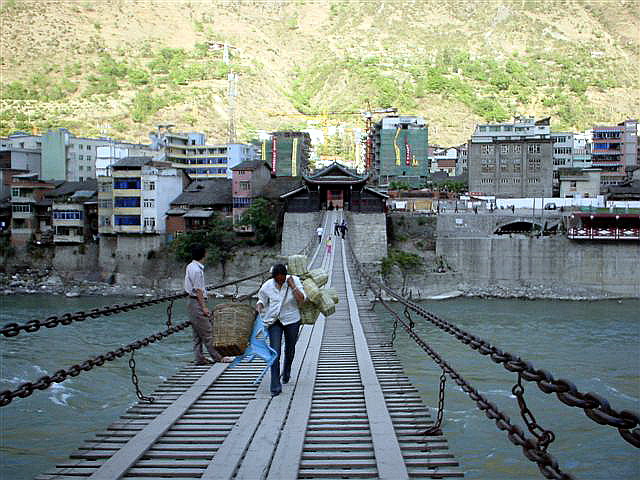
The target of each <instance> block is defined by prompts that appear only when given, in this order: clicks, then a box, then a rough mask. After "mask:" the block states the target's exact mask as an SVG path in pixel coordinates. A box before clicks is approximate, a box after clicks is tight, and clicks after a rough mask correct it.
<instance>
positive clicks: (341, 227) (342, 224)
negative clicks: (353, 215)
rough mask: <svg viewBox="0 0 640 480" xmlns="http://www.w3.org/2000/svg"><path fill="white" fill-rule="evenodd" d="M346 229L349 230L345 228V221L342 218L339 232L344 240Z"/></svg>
mask: <svg viewBox="0 0 640 480" xmlns="http://www.w3.org/2000/svg"><path fill="white" fill-rule="evenodd" d="M347 230H349V229H348V228H347V222H346V221H344V220H342V223H341V224H340V234H341V235H342V239H343V240H344V236H345V235H346V234H347Z"/></svg>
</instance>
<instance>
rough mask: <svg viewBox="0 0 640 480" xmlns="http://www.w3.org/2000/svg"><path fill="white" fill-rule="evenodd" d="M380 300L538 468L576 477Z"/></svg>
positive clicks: (559, 478) (548, 474)
mask: <svg viewBox="0 0 640 480" xmlns="http://www.w3.org/2000/svg"><path fill="white" fill-rule="evenodd" d="M380 304H381V305H382V306H383V307H385V309H387V310H388V311H389V313H390V314H391V315H393V316H394V317H395V318H397V319H398V321H399V322H400V324H401V325H402V328H403V329H404V330H405V331H406V332H407V334H408V335H409V336H410V337H411V338H412V339H413V340H414V341H415V342H416V343H417V344H418V345H419V346H420V348H422V349H423V350H424V351H425V352H426V353H427V355H429V356H430V357H431V358H432V359H433V361H434V362H435V363H436V364H437V365H438V366H439V367H440V368H441V369H442V371H443V372H446V373H447V375H449V377H451V379H452V380H453V381H454V382H456V383H457V384H458V386H460V388H462V390H463V391H464V392H465V393H466V394H467V395H468V396H469V397H470V398H471V399H472V400H473V401H474V402H475V403H476V405H477V407H478V408H479V409H480V410H481V411H482V412H484V414H485V415H486V416H487V418H489V419H490V420H494V421H495V423H496V425H497V427H498V428H499V429H500V430H502V431H505V430H506V431H507V437H508V438H509V440H510V441H511V443H513V444H514V445H517V446H519V447H520V448H522V452H523V454H524V456H525V457H527V458H528V459H529V460H531V461H532V462H535V463H536V464H537V465H538V469H539V470H540V472H541V473H542V475H544V477H545V478H549V479H555V480H574V477H573V476H572V475H570V474H568V473H564V472H563V471H562V470H560V467H559V466H558V462H557V460H556V459H555V458H554V457H553V456H552V455H551V454H550V453H549V452H547V451H546V450H541V449H540V448H539V447H538V443H537V442H534V441H533V440H532V439H531V438H528V437H527V436H526V435H525V434H524V432H523V431H522V429H521V428H520V427H518V426H517V425H514V424H512V423H511V420H510V419H509V417H508V416H507V415H505V414H504V413H503V412H502V411H500V410H499V409H498V407H497V406H496V405H495V404H493V403H492V402H490V401H489V400H488V399H487V398H486V397H485V396H484V395H482V394H481V393H479V392H478V390H476V389H475V388H473V387H472V386H471V385H470V384H469V383H467V382H466V381H465V380H464V378H462V376H461V375H460V374H459V373H458V372H457V371H456V370H454V369H453V368H452V367H451V366H450V365H449V364H448V363H447V362H446V361H445V360H444V359H442V357H440V355H439V354H438V353H437V352H436V351H435V350H433V348H431V346H430V345H429V344H428V343H427V342H425V341H424V340H423V339H422V338H421V337H420V336H419V335H418V334H417V333H416V332H415V330H413V329H411V328H409V325H408V324H406V323H405V322H404V321H403V320H402V318H401V317H400V315H398V314H397V313H396V312H395V311H394V310H393V309H392V308H391V307H390V306H389V305H387V303H386V302H385V301H384V300H382V299H381V300H380Z"/></svg>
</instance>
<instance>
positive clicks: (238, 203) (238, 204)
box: [233, 197, 251, 208]
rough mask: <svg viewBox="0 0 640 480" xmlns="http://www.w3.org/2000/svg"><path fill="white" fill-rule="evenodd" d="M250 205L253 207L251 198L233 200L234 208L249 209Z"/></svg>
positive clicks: (235, 198)
mask: <svg viewBox="0 0 640 480" xmlns="http://www.w3.org/2000/svg"><path fill="white" fill-rule="evenodd" d="M250 205H251V199H250V198H244V197H234V198H233V208H247V207H249V206H250Z"/></svg>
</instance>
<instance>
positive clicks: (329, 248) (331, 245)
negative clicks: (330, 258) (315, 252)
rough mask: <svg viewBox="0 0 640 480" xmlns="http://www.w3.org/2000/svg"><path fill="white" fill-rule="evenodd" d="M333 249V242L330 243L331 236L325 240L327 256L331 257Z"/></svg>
mask: <svg viewBox="0 0 640 480" xmlns="http://www.w3.org/2000/svg"><path fill="white" fill-rule="evenodd" d="M332 248H333V242H332V241H331V236H329V238H328V239H327V255H331V249H332Z"/></svg>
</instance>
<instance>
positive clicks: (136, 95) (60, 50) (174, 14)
mask: <svg viewBox="0 0 640 480" xmlns="http://www.w3.org/2000/svg"><path fill="white" fill-rule="evenodd" d="M1 5H2V6H1V8H2V10H1V13H0V15H1V17H0V18H1V21H2V28H1V32H0V35H1V40H2V49H1V59H0V61H1V66H0V67H1V70H0V73H1V85H2V92H1V113H0V134H1V135H6V134H8V133H10V132H12V131H14V130H24V131H43V130H45V129H46V128H48V127H57V126H65V127H68V128H70V129H71V130H72V131H73V132H74V133H75V134H77V135H84V136H94V135H99V134H100V132H101V131H106V132H107V133H108V134H109V135H110V136H113V137H115V138H118V139H122V140H131V141H141V140H142V141H146V139H147V133H148V132H149V131H150V130H153V129H154V126H155V125H156V124H158V123H174V124H176V126H177V128H178V129H179V130H197V131H204V132H206V133H207V134H208V135H209V139H210V141H214V142H215V141H225V140H226V127H227V123H228V109H227V89H228V85H227V83H228V82H227V73H228V72H229V71H230V70H233V71H234V72H236V73H238V75H239V77H238V78H239V80H238V86H237V90H238V97H237V100H236V125H237V131H238V137H239V139H240V140H247V139H249V138H251V137H252V136H253V135H254V134H255V132H256V130H261V129H265V130H274V129H278V128H286V127H301V126H305V125H306V122H307V119H306V118H305V117H302V116H282V115H277V114H278V113H291V112H302V113H318V112H330V111H355V112H357V111H359V110H363V109H366V108H367V105H370V106H371V107H372V108H376V107H387V106H394V107H397V108H398V109H399V111H400V112H401V113H405V114H418V115H423V116H424V117H425V118H426V120H427V122H428V123H429V125H430V141H431V143H439V144H454V143H459V142H463V141H466V139H467V138H468V137H469V135H470V134H471V132H472V129H473V126H474V125H475V124H476V123H477V122H481V121H497V120H506V119H510V118H511V117H512V116H513V115H514V114H525V115H535V116H536V117H541V116H551V117H552V125H553V127H554V129H556V130H560V129H571V130H583V129H586V128H589V127H590V126H592V125H593V124H595V123H611V122H619V121H621V120H623V119H625V118H627V117H635V118H637V117H639V116H640V115H639V114H640V92H639V90H638V78H640V74H639V68H638V65H639V64H640V62H639V60H640V58H639V46H640V34H639V32H640V11H639V9H640V7H639V4H638V2H637V1H635V0H622V1H602V0H594V1H583V0H568V1H560V0H555V1H554V0H545V1H542V0H516V1H507V0H493V1H457V0H442V1H430V0H428V1H422V0H416V1H411V0H403V1H308V0H299V1H293V0H292V1H273V0H272V1H266V2H262V1H261V2H258V1H253V2H252V1H228V2H209V1H196V0H192V1H189V2H187V1H184V2H178V1H164V0H157V1H141V0H140V1H138V0H136V1H134V0H130V1H126V0H115V1H114V0H109V1H107V0H104V1H97V0H96V1H89V0H87V1H83V0H78V1H56V2H42V1H22V0H2V2H1ZM216 43H227V44H229V45H231V46H232V47H233V48H231V49H230V60H229V62H228V63H225V62H224V61H223V57H222V50H220V49H216V48H215V47H214V48H212V47H211V45H212V44H216ZM329 119H330V121H331V122H336V121H339V120H343V121H346V122H349V123H351V124H353V125H354V126H362V119H361V118H360V117H359V116H358V115H345V116H344V117H341V116H337V115H332V116H329ZM34 129H35V130H34Z"/></svg>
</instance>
